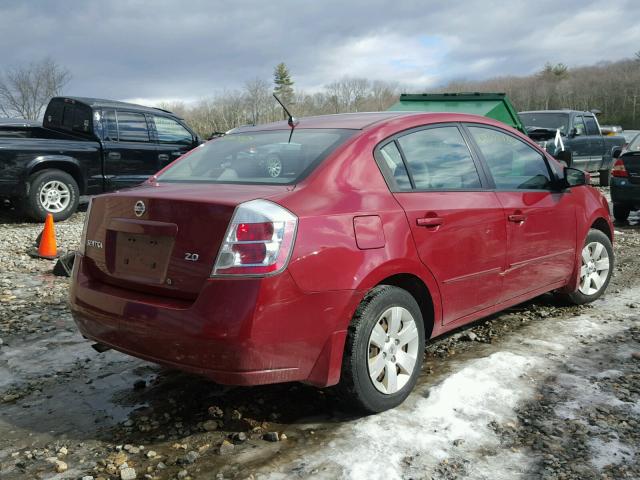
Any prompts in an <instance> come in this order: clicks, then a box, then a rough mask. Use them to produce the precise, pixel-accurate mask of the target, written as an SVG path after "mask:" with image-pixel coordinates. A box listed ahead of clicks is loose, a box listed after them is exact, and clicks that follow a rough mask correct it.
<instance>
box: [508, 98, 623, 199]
mask: <svg viewBox="0 0 640 480" xmlns="http://www.w3.org/2000/svg"><path fill="white" fill-rule="evenodd" d="M518 115H519V117H520V120H521V121H522V123H523V124H524V127H525V130H526V132H527V134H528V135H529V136H530V137H531V139H533V140H535V141H537V142H538V144H539V145H540V146H541V147H543V148H546V150H547V151H548V152H549V153H550V154H551V155H553V156H554V157H555V158H557V159H560V160H564V161H565V162H566V164H567V166H569V167H575V168H580V169H581V170H585V171H587V172H598V173H599V174H600V185H604V186H606V185H609V174H610V172H611V167H612V165H613V158H614V153H615V152H616V151H617V152H619V151H620V150H622V147H623V145H624V143H625V140H624V137H621V136H604V135H602V132H601V131H600V125H599V124H598V119H597V118H596V116H595V115H594V114H593V113H591V112H580V111H576V110H543V111H531V112H519V113H518Z"/></svg>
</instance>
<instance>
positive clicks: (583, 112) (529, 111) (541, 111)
mask: <svg viewBox="0 0 640 480" xmlns="http://www.w3.org/2000/svg"><path fill="white" fill-rule="evenodd" d="M523 113H538V114H540V113H582V114H586V115H594V113H593V112H585V111H583V110H527V111H524V112H518V115H521V114H523Z"/></svg>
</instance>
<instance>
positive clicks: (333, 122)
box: [229, 112, 508, 134]
mask: <svg viewBox="0 0 640 480" xmlns="http://www.w3.org/2000/svg"><path fill="white" fill-rule="evenodd" d="M408 117H420V118H424V119H425V120H426V121H427V123H429V122H428V121H431V122H433V123H441V122H476V123H486V124H489V125H499V126H502V127H508V125H505V124H503V123H501V122H498V121H495V120H492V119H490V118H487V117H482V116H479V115H470V114H464V113H447V112H437V113H436V112H434V113H427V112H358V113H337V114H333V115H318V116H311V117H302V118H299V119H298V120H299V123H298V124H297V125H296V128H299V129H302V128H305V129H307V128H327V129H334V128H335V129H352V130H364V129H365V128H368V127H372V126H374V125H380V124H382V123H385V122H388V121H392V120H397V119H400V118H408ZM289 128H290V127H289V124H288V123H287V121H286V120H282V121H279V122H273V123H266V124H263V125H255V126H254V125H244V126H242V127H237V128H234V129H233V130H232V131H231V132H229V133H233V134H235V133H247V132H257V131H263V130H288V129H289Z"/></svg>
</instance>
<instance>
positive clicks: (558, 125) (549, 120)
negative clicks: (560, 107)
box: [519, 113, 569, 134]
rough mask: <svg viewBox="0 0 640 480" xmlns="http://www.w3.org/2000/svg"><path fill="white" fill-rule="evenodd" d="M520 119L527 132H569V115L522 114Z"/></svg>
mask: <svg viewBox="0 0 640 480" xmlns="http://www.w3.org/2000/svg"><path fill="white" fill-rule="evenodd" d="M519 115H520V119H521V120H522V123H524V126H525V127H526V128H527V130H534V129H535V128H546V129H549V130H560V133H564V134H566V133H567V131H568V130H569V115H568V114H566V113H520V114H519Z"/></svg>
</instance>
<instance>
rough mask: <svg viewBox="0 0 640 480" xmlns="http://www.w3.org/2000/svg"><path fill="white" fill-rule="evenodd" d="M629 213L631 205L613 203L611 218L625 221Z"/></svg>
mask: <svg viewBox="0 0 640 480" xmlns="http://www.w3.org/2000/svg"><path fill="white" fill-rule="evenodd" d="M630 213H631V207H630V206H629V205H625V204H624V203H614V204H613V218H615V219H616V220H617V221H619V222H626V221H627V219H628V218H629V214H630Z"/></svg>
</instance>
